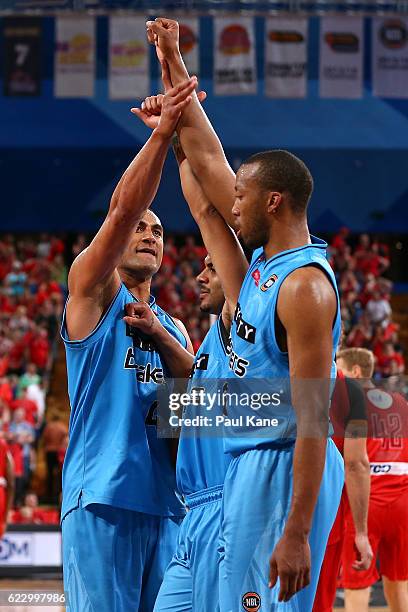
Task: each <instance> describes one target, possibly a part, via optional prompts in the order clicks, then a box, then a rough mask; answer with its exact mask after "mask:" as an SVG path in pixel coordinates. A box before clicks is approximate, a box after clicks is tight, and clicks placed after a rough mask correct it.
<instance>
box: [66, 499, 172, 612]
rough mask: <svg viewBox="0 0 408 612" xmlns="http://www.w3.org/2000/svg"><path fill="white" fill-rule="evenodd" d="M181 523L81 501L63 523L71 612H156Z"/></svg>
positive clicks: (69, 607)
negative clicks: (165, 573)
mask: <svg viewBox="0 0 408 612" xmlns="http://www.w3.org/2000/svg"><path fill="white" fill-rule="evenodd" d="M180 520H181V519H176V518H174V519H173V518H162V517H160V516H153V515H150V514H142V513H140V512H134V511H131V510H124V509H122V508H114V507H112V506H108V505H104V504H90V505H89V506H87V507H86V508H84V507H83V506H82V504H81V500H80V505H79V507H78V508H76V509H74V510H72V511H71V512H69V513H68V514H67V515H66V517H65V518H64V520H63V522H62V550H63V567H64V590H65V591H66V592H67V593H68V605H67V612H91V611H92V612H131V611H132V612H152V610H153V607H154V602H155V600H156V597H157V593H158V591H159V588H160V585H161V582H162V580H163V576H164V572H165V569H166V567H167V565H168V564H169V562H170V559H171V557H172V554H173V552H174V550H175V546H176V540H177V533H178V529H179V522H180Z"/></svg>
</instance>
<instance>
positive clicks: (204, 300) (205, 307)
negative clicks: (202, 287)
mask: <svg viewBox="0 0 408 612" xmlns="http://www.w3.org/2000/svg"><path fill="white" fill-rule="evenodd" d="M200 310H201V312H211V304H210V300H209V299H208V295H204V296H203V297H200Z"/></svg>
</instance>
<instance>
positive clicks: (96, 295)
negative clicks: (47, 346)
mask: <svg viewBox="0 0 408 612" xmlns="http://www.w3.org/2000/svg"><path fill="white" fill-rule="evenodd" d="M195 86H196V82H195V81H194V80H190V81H186V82H184V83H182V84H180V85H179V86H177V87H176V88H174V89H171V90H170V91H169V92H168V94H167V95H166V96H165V101H164V102H163V110H162V114H161V117H160V121H159V124H158V126H157V128H156V129H155V130H154V131H153V133H152V135H151V136H150V138H149V140H148V141H147V142H146V144H145V145H144V147H143V148H142V149H141V151H140V152H139V153H138V154H137V156H136V157H135V159H134V160H133V161H132V163H131V164H130V166H129V167H128V168H127V170H126V171H125V173H124V175H123V176H122V178H121V180H120V181H119V184H118V186H117V187H116V189H115V191H114V194H113V196H112V200H111V204H110V208H109V212H108V215H107V217H106V219H105V221H104V223H103V225H102V227H101V228H100V230H99V232H98V233H97V235H96V236H95V238H94V239H93V241H92V243H91V244H90V246H89V247H88V248H87V249H85V251H83V252H82V253H81V254H80V255H79V256H78V257H77V258H76V260H75V261H74V263H73V265H72V267H71V270H70V273H69V278H68V288H69V293H70V299H69V302H68V306H67V327H68V333H69V337H70V339H71V340H75V339H79V338H82V337H84V336H85V335H87V334H88V333H90V332H91V331H92V329H94V327H95V325H96V324H97V323H98V321H99V319H100V317H101V315H102V314H103V312H104V310H105V309H106V307H107V306H108V304H109V303H110V302H111V301H112V299H113V297H114V295H115V293H116V291H117V290H118V288H119V285H120V278H119V274H118V272H117V271H116V267H117V266H118V264H119V262H120V260H121V258H122V255H123V253H124V252H125V250H126V248H127V246H128V244H129V241H130V239H131V236H132V233H133V232H134V231H135V229H136V227H137V225H138V223H139V221H140V219H141V217H142V216H143V214H144V212H145V211H146V210H147V208H148V207H149V206H150V204H151V202H152V200H153V198H154V196H155V195H156V192H157V189H158V186H159V182H160V178H161V173H162V169H163V164H164V160H165V158H166V155H167V150H168V145H169V142H170V139H171V136H172V134H173V131H174V128H175V126H176V124H177V121H178V119H179V117H180V114H181V112H182V110H183V109H184V108H185V107H186V106H187V104H188V103H189V102H190V101H191V93H192V91H193V90H194V88H195Z"/></svg>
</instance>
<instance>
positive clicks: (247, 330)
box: [234, 302, 256, 344]
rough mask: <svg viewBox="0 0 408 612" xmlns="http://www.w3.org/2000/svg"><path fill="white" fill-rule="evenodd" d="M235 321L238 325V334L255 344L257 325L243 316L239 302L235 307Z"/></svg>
mask: <svg viewBox="0 0 408 612" xmlns="http://www.w3.org/2000/svg"><path fill="white" fill-rule="evenodd" d="M234 321H235V323H236V326H237V334H238V336H239V337H240V338H242V339H243V340H246V341H247V342H250V343H251V344H255V336H256V327H254V326H253V325H251V324H250V323H248V322H247V321H245V319H244V318H243V316H242V310H241V306H240V304H239V302H238V304H237V307H236V309H235V314H234Z"/></svg>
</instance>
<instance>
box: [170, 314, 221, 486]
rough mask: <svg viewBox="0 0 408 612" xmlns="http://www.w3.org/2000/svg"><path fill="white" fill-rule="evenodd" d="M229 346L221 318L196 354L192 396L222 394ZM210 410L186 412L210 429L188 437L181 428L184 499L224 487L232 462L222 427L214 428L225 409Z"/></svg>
mask: <svg viewBox="0 0 408 612" xmlns="http://www.w3.org/2000/svg"><path fill="white" fill-rule="evenodd" d="M227 344H228V332H227V331H226V329H225V327H224V324H223V322H222V318H221V316H220V317H219V318H218V320H217V322H216V323H214V325H213V326H212V327H211V329H210V330H209V331H208V333H207V335H206V337H205V338H204V341H203V343H202V344H201V346H200V348H199V350H198V352H197V355H196V358H195V361H194V365H193V373H192V378H191V380H190V383H189V387H188V388H189V392H190V393H191V391H192V389H194V388H195V389H197V388H202V389H204V390H205V391H206V392H207V393H211V394H215V396H219V395H220V394H222V387H223V384H224V382H225V381H224V380H223V377H224V379H225V377H226V376H227V375H228V360H227V353H226V347H227ZM207 408H208V404H204V405H199V406H195V405H189V406H187V408H186V410H185V411H184V415H183V416H184V417H186V418H189V417H194V416H197V415H202V416H207V417H208V418H209V419H212V421H211V425H209V426H208V428H207V427H195V428H194V429H193V431H192V432H191V431H190V432H188V433H187V432H186V429H185V428H182V431H181V436H180V442H179V449H178V454H177V485H178V488H179V491H180V492H181V493H183V495H191V494H193V493H196V492H198V491H202V490H204V489H208V488H211V487H216V486H220V485H222V484H223V483H224V478H225V474H226V471H227V467H228V464H229V461H230V458H229V457H228V456H227V455H225V453H224V440H223V427H222V426H216V424H215V418H216V416H222V406H221V405H220V403H219V402H215V403H214V407H213V408H212V409H211V410H207Z"/></svg>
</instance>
